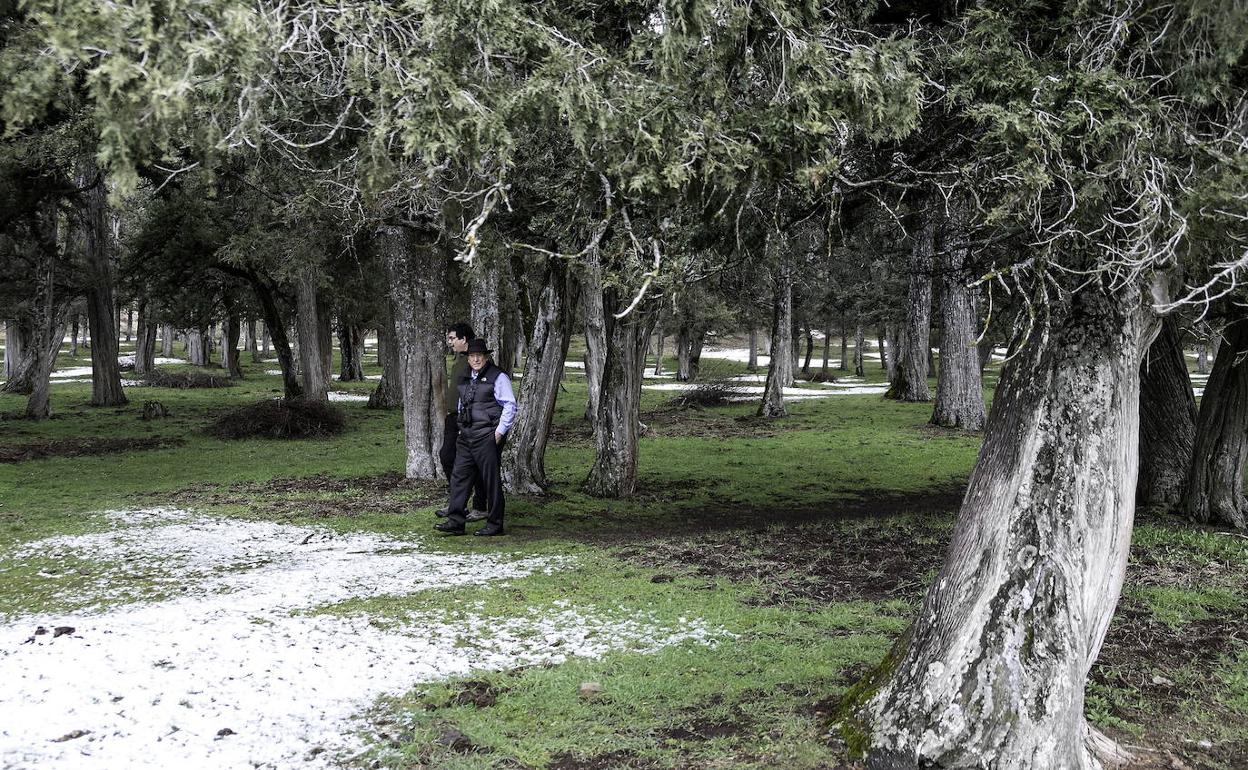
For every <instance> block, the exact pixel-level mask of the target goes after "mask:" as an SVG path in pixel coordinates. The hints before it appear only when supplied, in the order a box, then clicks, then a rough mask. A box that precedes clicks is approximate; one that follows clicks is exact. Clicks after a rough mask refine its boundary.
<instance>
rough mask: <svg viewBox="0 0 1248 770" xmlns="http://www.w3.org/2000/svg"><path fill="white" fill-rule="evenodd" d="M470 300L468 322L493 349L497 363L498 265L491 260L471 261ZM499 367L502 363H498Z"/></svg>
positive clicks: (499, 342) (499, 341)
mask: <svg viewBox="0 0 1248 770" xmlns="http://www.w3.org/2000/svg"><path fill="white" fill-rule="evenodd" d="M470 280H471V283H472V301H471V302H470V303H469V307H468V322H469V323H470V324H472V330H473V332H475V333H476V335H477V337H478V338H480V339H483V340H485V343H486V344H487V345H488V346H489V348H490V350H493V351H494V359H495V362H496V363H497V361H498V359H499V353H500V352H502V343H503V334H502V332H503V326H502V315H501V313H500V312H499V301H498V267H497V266H496V265H494V264H493V263H492V262H491V261H489V260H486V259H484V258H478V260H477V261H474V262H473V265H472V272H471V275H470ZM498 367H499V368H500V369H502V368H503V366H502V364H498ZM504 371H506V370H504Z"/></svg>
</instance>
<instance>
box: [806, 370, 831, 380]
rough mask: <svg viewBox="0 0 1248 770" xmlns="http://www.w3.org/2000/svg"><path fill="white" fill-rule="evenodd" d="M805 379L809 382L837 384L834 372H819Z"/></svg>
mask: <svg viewBox="0 0 1248 770" xmlns="http://www.w3.org/2000/svg"><path fill="white" fill-rule="evenodd" d="M803 379H805V380H806V381H807V382H836V375H834V374H832V372H825V371H818V372H814V373H813V374H811V375H810V376H809V377H805V378H803Z"/></svg>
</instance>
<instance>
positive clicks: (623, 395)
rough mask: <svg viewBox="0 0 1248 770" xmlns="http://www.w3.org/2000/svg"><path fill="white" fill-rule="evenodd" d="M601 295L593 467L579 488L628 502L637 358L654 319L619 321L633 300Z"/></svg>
mask: <svg viewBox="0 0 1248 770" xmlns="http://www.w3.org/2000/svg"><path fill="white" fill-rule="evenodd" d="M601 296H602V299H603V303H602V304H603V310H604V312H603V318H604V319H605V321H606V329H605V332H606V340H607V346H606V357H605V360H604V362H603V369H602V395H601V397H600V398H599V401H598V416H597V418H596V419H595V420H594V447H595V452H594V465H593V467H592V468H590V471H589V476H588V477H587V478H586V479H585V483H584V485H583V486H582V489H583V490H584V491H585V492H586V493H587V494H590V495H593V496H594V497H628V496H630V495H632V494H633V493H634V492H636V491H637V440H638V438H639V437H640V434H641V430H640V428H641V422H640V419H639V417H640V415H641V380H642V378H641V375H642V369H643V368H644V367H645V362H644V361H643V360H642V358H641V356H642V351H643V350H644V349H645V345H646V340H647V339H649V338H650V328H651V326H652V325H653V323H654V319H653V318H648V317H647V314H646V313H645V311H643V310H642V309H641V308H640V307H638V308H634V309H633V311H632V312H631V313H629V314H628V315H627V316H625V317H624V318H620V319H617V318H615V316H614V314H615V313H617V312H619V311H621V310H623V309H624V307H625V306H626V303H627V302H629V301H630V300H631V297H624V298H623V299H621V297H620V296H619V290H618V289H608V290H606V291H605V292H604V293H603V294H602V295H601Z"/></svg>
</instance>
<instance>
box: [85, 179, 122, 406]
mask: <svg viewBox="0 0 1248 770" xmlns="http://www.w3.org/2000/svg"><path fill="white" fill-rule="evenodd" d="M79 186H81V187H87V188H88V189H87V190H86V191H85V192H83V194H82V204H81V206H80V207H79V211H78V216H79V221H80V224H81V233H82V237H81V239H80V240H81V243H82V250H83V257H84V260H85V265H86V276H87V322H88V324H89V325H90V327H91V405H92V406H122V405H124V404H126V403H127V401H126V394H125V392H124V391H123V390H122V389H121V367H120V365H119V364H118V362H117V345H118V343H117V327H116V326H115V325H114V316H113V311H114V308H115V307H116V304H115V300H114V297H113V266H112V264H111V262H110V260H109V256H108V232H107V229H106V225H105V215H106V214H107V211H106V205H107V198H108V191H107V190H106V189H105V186H104V178H103V176H102V175H101V174H100V173H99V172H98V170H97V169H96V167H95V160H94V159H91V160H89V161H87V162H85V163H84V164H83V172H82V174H81V176H80V177H79Z"/></svg>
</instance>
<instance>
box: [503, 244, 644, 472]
mask: <svg viewBox="0 0 1248 770" xmlns="http://www.w3.org/2000/svg"><path fill="white" fill-rule="evenodd" d="M544 272H545V275H544V279H543V281H542V283H541V285H542V287H543V288H542V292H541V294H540V295H539V297H538V302H537V312H536V317H535V319H534V322H533V336H532V337H531V338H530V339H529V343H528V346H527V347H528V355H527V356H525V360H524V377H522V378H521V380H520V392H519V394H518V399H519V402H520V403H521V404H522V405H523V407H524V408H522V409H521V410H520V413H519V415H518V416H517V417H516V422H515V423H514V424H513V425H512V428H511V432H510V435H509V437H508V440H507V445H506V448H505V449H504V450H503V466H502V472H503V483H504V484H506V485H507V489H508V490H509V491H512V492H518V493H520V494H527V495H540V494H543V493H544V492H545V491H546V488H547V487H548V486H550V482H549V480H548V479H547V478H546V443H547V439H548V438H549V436H550V424H551V420H552V419H553V418H554V414H555V400H556V399H557V398H558V396H559V382H560V380H562V379H563V362H564V359H566V358H567V355H568V341H569V339H570V334H569V332H570V330H571V326H572V308H571V301H570V300H571V286H570V282H569V280H568V277H567V269H566V267H565V266H564V265H563V263H562V262H561V261H560V260H557V259H554V258H552V259H551V260H550V263H549V264H548V266H547V269H546V271H544ZM642 365H643V366H644V362H643V364H642Z"/></svg>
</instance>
